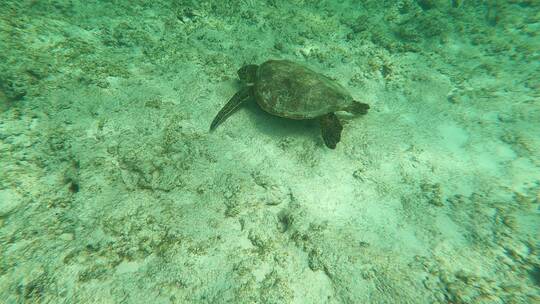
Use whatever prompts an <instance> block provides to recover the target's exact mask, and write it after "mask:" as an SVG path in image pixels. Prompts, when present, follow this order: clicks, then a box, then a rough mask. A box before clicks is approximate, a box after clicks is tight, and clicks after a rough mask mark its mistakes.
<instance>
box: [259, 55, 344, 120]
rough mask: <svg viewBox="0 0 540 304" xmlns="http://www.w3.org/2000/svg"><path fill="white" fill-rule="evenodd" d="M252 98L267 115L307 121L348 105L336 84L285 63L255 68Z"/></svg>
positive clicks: (270, 61)
mask: <svg viewBox="0 0 540 304" xmlns="http://www.w3.org/2000/svg"><path fill="white" fill-rule="evenodd" d="M254 94H255V99H256V100H257V103H258V104H259V105H260V106H261V108H263V109H264V110H265V111H267V112H268V113H270V114H273V115H277V116H281V117H285V118H292V119H311V118H316V117H319V116H321V115H324V114H328V113H331V112H335V111H340V110H343V109H344V108H346V107H347V106H349V105H351V104H352V102H353V98H352V96H351V95H350V94H349V93H348V92H347V91H346V90H345V88H344V87H342V86H341V85H340V84H339V83H337V82H336V81H334V80H332V79H330V78H328V77H326V76H324V75H322V74H319V73H317V72H315V71H313V70H311V69H309V68H307V67H304V66H302V65H300V64H298V63H294V62H292V61H288V60H269V61H266V62H265V63H263V64H261V65H260V66H259V69H258V70H257V77H256V81H255V90H254Z"/></svg>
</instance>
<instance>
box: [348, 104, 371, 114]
mask: <svg viewBox="0 0 540 304" xmlns="http://www.w3.org/2000/svg"><path fill="white" fill-rule="evenodd" d="M368 110H369V105H368V104H367V103H361V102H359V101H353V103H352V104H351V105H350V106H348V107H346V108H345V111H347V112H349V113H352V114H356V115H364V114H367V112H368Z"/></svg>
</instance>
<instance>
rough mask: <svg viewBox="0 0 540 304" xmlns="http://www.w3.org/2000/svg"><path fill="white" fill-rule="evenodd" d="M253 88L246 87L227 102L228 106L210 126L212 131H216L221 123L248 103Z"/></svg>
mask: <svg viewBox="0 0 540 304" xmlns="http://www.w3.org/2000/svg"><path fill="white" fill-rule="evenodd" d="M251 92H252V88H251V87H245V88H242V89H241V90H240V91H238V92H237V93H236V94H234V96H233V97H232V98H231V99H230V100H229V102H227V104H226V105H225V106H224V107H223V109H221V110H220V111H219V113H217V115H216V117H215V118H214V120H212V124H210V131H212V130H214V129H215V128H216V127H217V126H218V125H219V124H220V123H222V122H224V121H225V119H227V118H228V117H229V116H231V114H232V113H233V112H234V111H236V110H237V109H238V107H239V106H240V105H242V104H243V103H244V102H246V101H247V100H248V99H249V98H250V97H251V96H252V95H251Z"/></svg>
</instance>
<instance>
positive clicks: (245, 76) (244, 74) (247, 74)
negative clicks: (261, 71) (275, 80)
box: [238, 64, 259, 85]
mask: <svg viewBox="0 0 540 304" xmlns="http://www.w3.org/2000/svg"><path fill="white" fill-rule="evenodd" d="M258 68H259V66H258V65H256V64H247V65H245V66H243V67H241V68H240V69H239V70H238V77H239V78H240V80H241V81H242V82H244V83H245V84H247V85H253V84H254V83H255V77H257V69H258Z"/></svg>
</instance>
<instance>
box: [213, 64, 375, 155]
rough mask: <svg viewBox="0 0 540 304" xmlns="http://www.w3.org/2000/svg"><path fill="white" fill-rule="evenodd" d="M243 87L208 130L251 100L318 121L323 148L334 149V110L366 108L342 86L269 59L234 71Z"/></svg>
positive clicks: (338, 133)
mask: <svg viewBox="0 0 540 304" xmlns="http://www.w3.org/2000/svg"><path fill="white" fill-rule="evenodd" d="M238 77H239V78H240V80H241V81H242V82H244V84H245V86H244V87H243V88H242V89H241V90H240V91H238V92H237V93H236V94H235V95H234V96H233V97H232V98H231V99H230V100H229V102H227V104H226V105H225V106H224V107H223V109H221V110H220V111H219V113H218V114H217V115H216V117H215V118H214V120H213V121H212V124H211V125H210V131H212V130H214V129H215V128H216V127H217V126H218V125H219V124H220V123H221V122H223V121H224V120H225V119H227V117H229V116H230V115H231V114H232V113H233V112H234V111H235V110H236V109H237V108H238V107H239V106H240V105H241V104H243V103H244V102H246V101H248V100H253V99H255V101H256V102H257V104H259V106H260V107H261V108H262V109H263V110H264V111H266V112H268V113H270V114H272V115H276V116H280V117H284V118H290V119H318V120H319V122H320V126H321V131H322V137H323V140H324V143H325V144H326V146H327V147H328V148H330V149H335V148H336V144H337V143H338V142H339V141H340V139H341V130H343V127H342V126H341V123H340V122H339V120H338V118H337V116H336V115H335V114H334V112H336V111H346V112H349V113H352V114H366V113H367V110H368V109H369V105H367V104H365V103H361V102H358V101H355V100H354V99H353V98H352V96H351V95H350V94H349V93H348V92H347V91H346V90H345V88H344V87H343V86H341V85H340V84H338V83H337V82H336V81H334V80H332V79H330V78H328V77H326V76H324V75H322V74H319V73H317V72H315V71H313V70H311V69H309V68H307V67H305V66H303V65H301V64H298V63H295V62H292V61H288V60H269V61H266V62H264V63H263V64H261V65H255V64H248V65H245V66H243V67H242V68H240V69H239V70H238Z"/></svg>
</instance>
